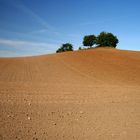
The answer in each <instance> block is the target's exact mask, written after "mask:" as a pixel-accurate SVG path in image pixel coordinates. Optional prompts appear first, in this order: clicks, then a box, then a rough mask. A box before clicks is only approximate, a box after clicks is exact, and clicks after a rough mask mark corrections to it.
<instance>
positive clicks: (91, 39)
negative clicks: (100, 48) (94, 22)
mask: <svg viewBox="0 0 140 140" xmlns="http://www.w3.org/2000/svg"><path fill="white" fill-rule="evenodd" d="M95 44H96V36H95V35H87V36H85V37H84V38H83V45H84V46H89V47H90V48H91V47H92V46H93V45H95Z"/></svg>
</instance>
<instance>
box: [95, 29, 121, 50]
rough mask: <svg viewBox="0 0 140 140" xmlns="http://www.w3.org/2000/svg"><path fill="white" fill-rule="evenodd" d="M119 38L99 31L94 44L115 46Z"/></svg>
mask: <svg viewBox="0 0 140 140" xmlns="http://www.w3.org/2000/svg"><path fill="white" fill-rule="evenodd" d="M118 43H119V40H118V38H117V37H116V36H114V35H113V34H112V33H107V32H101V33H100V35H99V36H98V37H97V41H96V44H97V45H98V46H99V47H113V48H116V46H117V44H118Z"/></svg>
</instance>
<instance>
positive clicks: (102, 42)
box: [56, 32, 119, 53]
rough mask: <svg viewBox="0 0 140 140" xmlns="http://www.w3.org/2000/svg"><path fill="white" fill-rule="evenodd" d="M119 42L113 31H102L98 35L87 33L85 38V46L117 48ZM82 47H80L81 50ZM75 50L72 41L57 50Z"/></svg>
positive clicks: (58, 51)
mask: <svg viewBox="0 0 140 140" xmlns="http://www.w3.org/2000/svg"><path fill="white" fill-rule="evenodd" d="M118 43H119V40H118V38H117V37H116V36H115V35H113V34H112V33H107V32H101V33H100V34H99V35H98V36H95V35H86V36H84V38H83V46H86V47H89V48H92V47H94V46H95V47H113V48H116V46H117V44H118ZM81 49H82V48H81V47H79V50H81ZM66 51H73V45H72V44H70V43H66V44H62V46H61V47H60V48H59V49H58V50H57V51H56V53H60V52H66Z"/></svg>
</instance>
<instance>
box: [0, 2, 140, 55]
mask: <svg viewBox="0 0 140 140" xmlns="http://www.w3.org/2000/svg"><path fill="white" fill-rule="evenodd" d="M139 25H140V1H139V0H0V57H11V56H28V55H40V54H48V53H54V52H55V51H56V49H57V48H58V47H60V45H61V44H63V43H67V42H69V43H72V44H73V45H74V48H75V49H77V48H78V47H79V46H82V39H83V36H84V35H88V34H95V35H98V34H99V33H100V32H102V31H106V32H112V33H113V34H115V35H116V36H117V37H118V39H119V41H120V43H119V44H118V48H119V49H126V50H139V51H140V28H139Z"/></svg>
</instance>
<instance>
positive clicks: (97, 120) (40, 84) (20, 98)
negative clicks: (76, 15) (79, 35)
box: [0, 48, 140, 140]
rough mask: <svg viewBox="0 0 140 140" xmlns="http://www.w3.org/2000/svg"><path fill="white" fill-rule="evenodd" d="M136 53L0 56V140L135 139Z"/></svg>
mask: <svg viewBox="0 0 140 140" xmlns="http://www.w3.org/2000/svg"><path fill="white" fill-rule="evenodd" d="M139 93H140V52H136V51H125V50H118V49H112V48H96V49H88V50H81V51H73V52H64V53H59V54H50V55H42V56H33V57H23V58H0V97H1V98H0V108H1V110H0V114H1V116H0V120H1V121H0V126H3V127H1V128H0V139H1V138H3V139H18V138H21V139H27V140H29V139H45V138H46V139H50V140H56V139H61V140H62V139H64V140H66V139H67V140H71V139H80V140H85V139H88V140H93V139H94V140H99V139H104V140H109V139H110V140H112V139H114V140H115V139H116V140H121V139H123V140H132V139H133V140H134V139H135V140H137V139H140V134H139V127H140V120H139V116H140V111H139V107H140V94H139Z"/></svg>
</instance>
